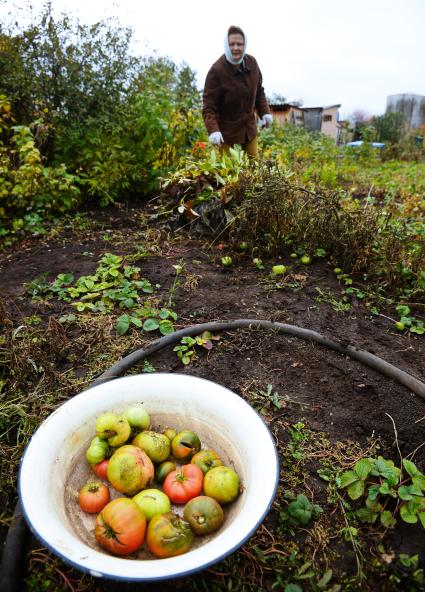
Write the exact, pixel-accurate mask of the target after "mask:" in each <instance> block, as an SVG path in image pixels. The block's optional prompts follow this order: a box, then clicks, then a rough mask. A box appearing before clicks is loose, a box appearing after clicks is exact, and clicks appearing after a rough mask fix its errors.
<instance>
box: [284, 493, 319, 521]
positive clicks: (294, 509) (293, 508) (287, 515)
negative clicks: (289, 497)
mask: <svg viewBox="0 0 425 592" xmlns="http://www.w3.org/2000/svg"><path fill="white" fill-rule="evenodd" d="M322 512H323V509H322V508H321V507H320V506H318V505H317V504H312V503H310V501H309V499H308V498H307V496H306V495H305V494H303V493H300V494H298V495H297V498H296V500H294V501H292V502H290V503H289V504H288V506H287V507H286V508H284V509H283V510H281V512H280V520H281V522H282V523H286V522H287V523H288V524H289V526H307V524H308V523H309V522H310V521H311V520H314V519H315V518H318V517H319V516H320V514H321V513H322Z"/></svg>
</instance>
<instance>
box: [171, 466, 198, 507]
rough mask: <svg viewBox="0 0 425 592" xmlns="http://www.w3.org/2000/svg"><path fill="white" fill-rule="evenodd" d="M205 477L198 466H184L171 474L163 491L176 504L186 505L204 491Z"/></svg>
mask: <svg viewBox="0 0 425 592" xmlns="http://www.w3.org/2000/svg"><path fill="white" fill-rule="evenodd" d="M203 479H204V475H203V473H202V471H201V469H200V468H199V467H198V465H192V464H189V465H184V466H183V467H180V468H178V469H176V470H175V471H172V472H171V473H169V474H168V475H167V476H166V478H165V481H164V485H163V487H162V488H163V490H164V493H166V494H167V495H168V497H169V498H170V500H171V501H172V502H173V503H175V504H185V503H186V502H188V501H189V500H190V499H192V498H193V497H196V496H197V495H199V494H200V493H201V491H202V482H203Z"/></svg>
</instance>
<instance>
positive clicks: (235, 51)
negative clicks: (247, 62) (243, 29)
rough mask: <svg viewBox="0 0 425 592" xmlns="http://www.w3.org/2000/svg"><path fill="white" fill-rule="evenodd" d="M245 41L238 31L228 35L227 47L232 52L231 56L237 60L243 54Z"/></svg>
mask: <svg viewBox="0 0 425 592" xmlns="http://www.w3.org/2000/svg"><path fill="white" fill-rule="evenodd" d="M244 46H245V41H244V38H243V36H242V35H241V34H240V33H232V34H231V35H229V47H230V51H231V52H232V58H233V59H234V60H235V61H237V60H240V59H241V57H242V55H243V50H244Z"/></svg>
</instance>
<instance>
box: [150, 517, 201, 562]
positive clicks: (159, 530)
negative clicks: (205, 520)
mask: <svg viewBox="0 0 425 592" xmlns="http://www.w3.org/2000/svg"><path fill="white" fill-rule="evenodd" d="M192 540H193V532H192V530H191V528H190V525H189V523H188V522H186V520H183V518H181V517H180V516H178V514H175V513H174V512H167V513H166V514H157V515H156V516H154V517H153V518H152V520H151V521H150V522H149V524H148V528H147V531H146V544H147V547H148V549H149V551H150V552H151V553H152V554H153V555H155V557H159V558H161V559H162V558H164V557H175V556H177V555H181V554H182V553H186V552H187V551H189V549H190V546H191V544H192Z"/></svg>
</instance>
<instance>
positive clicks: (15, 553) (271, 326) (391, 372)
mask: <svg viewBox="0 0 425 592" xmlns="http://www.w3.org/2000/svg"><path fill="white" fill-rule="evenodd" d="M244 328H249V329H268V330H272V331H275V332H276V333H284V334H286V335H292V336H294V337H298V338H300V339H304V340H305V341H311V342H313V343H318V344H319V345H322V346H325V347H327V348H329V349H332V350H334V351H336V352H338V353H340V354H343V355H346V356H349V357H350V358H353V359H354V360H358V361H359V362H361V363H362V364H364V365H366V366H369V367H370V368H373V369H374V370H377V371H378V372H380V373H381V374H383V375H384V376H387V377H388V378H392V379H394V380H395V381H397V382H398V383H400V384H402V385H403V386H405V387H407V388H408V389H409V390H410V391H412V392H413V393H415V394H416V395H418V397H420V398H421V399H423V400H425V384H424V383H423V382H421V381H420V380H418V379H417V378H415V377H413V376H411V375H410V374H408V373H407V372H404V371H403V370H400V369H399V368H397V367H396V366H393V365H392V364H389V363H388V362H386V361H385V360H382V359H381V358H378V357H377V356H375V355H374V354H371V353H370V352H367V351H364V350H361V349H357V348H356V347H354V346H352V345H345V344H342V343H338V342H337V341H333V340H332V339H328V338H327V337H324V336H323V335H320V333H317V332H316V331H312V330H310V329H303V328H302V327H296V326H295V325H286V324H284V323H278V322H274V321H265V320H257V319H236V320H233V321H214V322H211V323H200V324H198V325H191V326H190V327H186V328H184V329H180V330H179V331H175V332H174V333H172V334H171V335H165V336H163V337H160V338H159V339H157V340H156V341H153V342H152V343H151V344H150V345H149V346H148V347H147V348H145V349H138V350H136V351H134V352H133V353H131V354H129V355H128V356H126V357H125V358H123V359H122V360H120V361H119V362H117V363H116V364H114V365H113V366H111V368H109V369H108V370H106V371H105V372H104V373H103V374H101V375H100V376H99V377H98V378H96V379H95V380H94V381H93V382H92V383H91V385H90V387H89V388H91V387H93V386H96V385H98V384H102V383H103V382H106V381H108V380H113V379H114V378H118V377H119V376H121V375H122V374H123V373H124V372H125V371H126V370H128V369H129V368H131V366H134V364H137V363H138V362H140V361H141V360H144V359H145V358H147V357H148V356H150V355H152V354H153V353H155V352H157V351H159V350H160V349H162V348H164V347H167V346H169V345H172V344H173V343H176V342H179V341H180V339H181V338H182V337H187V336H194V335H200V334H201V333H203V331H211V332H212V333H214V332H215V331H217V332H218V331H226V330H229V331H230V330H232V329H244ZM27 532H28V528H27V526H26V522H25V519H24V517H23V516H22V513H21V509H20V505H19V502H18V503H17V505H16V508H15V512H14V515H13V520H12V524H11V526H10V528H9V531H8V534H7V538H6V541H5V544H4V547H3V556H2V563H1V572H0V591H1V592H17V591H18V590H19V584H20V576H21V574H22V562H23V559H24V555H25V537H26V535H27Z"/></svg>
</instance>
